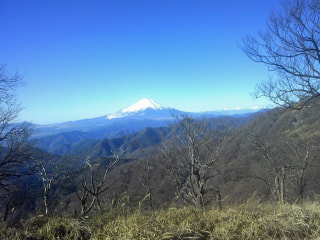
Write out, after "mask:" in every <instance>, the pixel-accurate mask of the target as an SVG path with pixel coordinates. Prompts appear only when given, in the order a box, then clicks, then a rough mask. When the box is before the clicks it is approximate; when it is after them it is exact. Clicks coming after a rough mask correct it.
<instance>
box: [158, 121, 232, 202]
mask: <svg viewBox="0 0 320 240" xmlns="http://www.w3.org/2000/svg"><path fill="white" fill-rule="evenodd" d="M174 132H175V137H174V139H171V140H168V141H164V142H163V146H162V149H161V151H162V158H163V159H164V163H163V166H164V168H165V169H166V171H167V172H169V173H170V176H171V178H172V179H173V181H174V183H175V185H176V188H177V193H178V194H179V195H180V196H181V197H182V198H183V199H184V200H185V201H186V202H188V203H190V204H192V205H194V206H196V207H203V206H204V205H205V204H206V203H207V201H208V200H209V199H208V198H206V195H207V194H209V193H213V194H215V195H216V196H217V200H218V202H219V205H220V201H221V195H220V187H219V184H217V182H215V180H216V178H217V177H218V176H219V175H221V174H222V173H223V169H224V162H223V159H222V154H221V151H222V150H223V148H224V147H225V144H226V139H227V138H226V135H224V134H221V131H219V130H218V129H215V130H213V129H211V130H210V126H209V125H208V123H207V121H205V120H196V119H194V118H192V117H190V116H187V115H185V116H182V117H181V118H179V122H178V124H177V125H176V129H175V130H174Z"/></svg>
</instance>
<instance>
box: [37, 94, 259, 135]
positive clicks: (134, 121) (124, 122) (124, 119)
mask: <svg viewBox="0 0 320 240" xmlns="http://www.w3.org/2000/svg"><path fill="white" fill-rule="evenodd" d="M257 111H258V109H241V110H240V109H239V110H223V111H211V112H202V113H188V112H183V111H180V110H177V109H171V108H165V107H162V106H161V105H160V104H158V103H157V102H156V101H154V100H152V99H150V98H144V99H142V100H140V101H138V102H136V103H135V104H133V105H131V106H129V107H126V108H124V109H122V110H120V111H118V112H115V113H112V114H108V115H105V116H101V117H97V118H91V119H82V120H78V121H70V122H64V123H55V124H48V125H34V128H35V130H36V134H35V135H34V137H35V138H42V137H47V136H53V135H56V134H61V133H67V132H82V134H80V135H86V136H88V137H89V138H91V139H101V138H115V137H121V136H124V135H126V134H130V133H134V132H137V131H140V130H142V129H144V128H146V127H165V126H168V124H169V123H170V122H171V121H172V120H174V117H173V116H172V112H175V113H176V114H178V115H179V114H189V115H192V116H195V117H200V116H204V117H219V116H233V115H236V116H248V114H251V113H254V112H257ZM78 134H79V133H78Z"/></svg>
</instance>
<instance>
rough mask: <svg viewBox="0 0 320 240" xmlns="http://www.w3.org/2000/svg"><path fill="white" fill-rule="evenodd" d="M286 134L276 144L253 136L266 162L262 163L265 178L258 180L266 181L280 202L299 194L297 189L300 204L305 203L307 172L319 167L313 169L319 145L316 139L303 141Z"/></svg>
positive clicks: (254, 143)
mask: <svg viewBox="0 0 320 240" xmlns="http://www.w3.org/2000/svg"><path fill="white" fill-rule="evenodd" d="M282 134H283V136H282V137H280V138H279V139H278V140H277V141H273V143H272V144H271V143H270V142H268V140H267V139H266V138H262V137H261V136H258V135H257V134H252V136H251V142H252V143H253V145H254V147H255V149H256V150H257V151H258V152H260V154H261V156H262V157H263V159H264V160H261V162H260V163H261V166H262V168H263V169H264V175H263V176H255V178H257V179H260V180H262V181H263V182H264V183H265V184H266V185H267V186H268V188H269V190H270V192H271V193H272V194H273V195H274V196H275V197H276V199H277V200H278V201H280V202H284V201H286V198H287V197H289V196H288V195H289V193H290V191H291V194H295V193H294V192H293V191H292V190H293V189H296V190H297V193H296V194H297V197H298V200H300V201H302V200H303V198H304V194H305V187H306V171H307V170H308V169H310V168H314V167H315V166H314V165H312V160H313V158H314V156H315V152H314V151H313V150H314V148H315V143H314V141H313V139H312V138H310V139H303V138H302V137H301V136H295V137H292V136H285V134H284V133H282Z"/></svg>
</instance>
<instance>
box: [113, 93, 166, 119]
mask: <svg viewBox="0 0 320 240" xmlns="http://www.w3.org/2000/svg"><path fill="white" fill-rule="evenodd" d="M148 108H151V109H153V110H162V107H161V106H160V105H159V104H158V103H156V102H155V101H153V100H152V99H150V98H144V99H142V100H140V101H139V102H136V103H135V104H133V105H131V106H130V107H127V108H124V109H122V110H121V111H119V112H116V113H113V114H110V115H108V116H107V118H108V119H113V118H120V117H125V116H128V115H130V114H133V113H137V112H140V111H144V110H146V109H148Z"/></svg>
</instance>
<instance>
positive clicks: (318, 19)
mask: <svg viewBox="0 0 320 240" xmlns="http://www.w3.org/2000/svg"><path fill="white" fill-rule="evenodd" d="M281 6H282V9H281V11H278V12H276V11H273V12H271V14H270V17H269V19H268V21H267V27H266V30H265V31H260V32H259V33H258V35H257V36H256V37H252V36H247V37H246V38H245V39H244V41H243V43H244V44H243V45H244V46H243V51H244V52H245V53H246V55H247V56H248V57H249V58H250V59H252V60H253V61H255V62H259V63H263V64H265V65H266V66H267V67H268V70H269V71H273V72H276V73H277V76H278V78H270V79H269V80H268V81H264V82H262V83H261V84H260V85H257V91H256V96H257V97H261V96H264V97H267V98H269V99H270V100H271V101H272V102H274V103H276V104H278V105H280V106H284V107H288V108H296V109H301V108H303V107H304V106H306V105H310V104H311V103H312V102H313V100H314V99H316V98H318V97H319V96H320V2H319V0H284V1H281Z"/></svg>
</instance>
